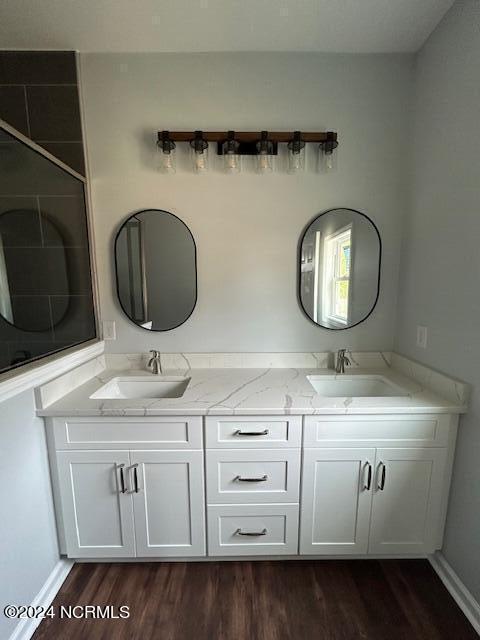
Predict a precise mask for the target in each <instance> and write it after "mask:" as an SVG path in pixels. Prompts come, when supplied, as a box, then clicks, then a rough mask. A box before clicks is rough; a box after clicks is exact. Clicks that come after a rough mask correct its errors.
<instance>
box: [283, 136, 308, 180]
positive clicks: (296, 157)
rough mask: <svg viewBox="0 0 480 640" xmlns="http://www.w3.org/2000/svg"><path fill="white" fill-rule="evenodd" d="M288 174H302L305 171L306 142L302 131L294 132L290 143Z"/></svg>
mask: <svg viewBox="0 0 480 640" xmlns="http://www.w3.org/2000/svg"><path fill="white" fill-rule="evenodd" d="M287 146H288V173H300V171H303V170H304V169H305V142H303V140H302V134H301V133H300V131H294V133H293V140H290V142H289V143H288V145H287Z"/></svg>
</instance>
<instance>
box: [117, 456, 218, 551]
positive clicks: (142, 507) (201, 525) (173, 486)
mask: <svg viewBox="0 0 480 640" xmlns="http://www.w3.org/2000/svg"><path fill="white" fill-rule="evenodd" d="M130 457H131V461H132V466H131V468H130V469H129V481H130V482H131V485H132V488H133V505H134V513H135V534H136V542H137V555H138V556H139V557H145V556H155V557H167V556H173V557H176V556H204V555H205V501H204V478H203V451H131V452H130ZM135 477H136V478H135Z"/></svg>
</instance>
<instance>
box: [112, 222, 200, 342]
mask: <svg viewBox="0 0 480 640" xmlns="http://www.w3.org/2000/svg"><path fill="white" fill-rule="evenodd" d="M148 211H156V212H158V213H164V214H166V215H169V216H171V217H172V218H176V219H177V220H178V221H179V222H181V224H182V225H183V226H184V227H185V229H186V230H187V231H188V234H189V235H190V237H191V239H192V243H193V258H194V267H195V299H194V301H193V305H192V310H191V311H190V313H189V314H188V316H186V317H185V318H184V319H183V320H182V322H179V323H178V324H177V325H175V326H174V327H169V328H168V329H147V328H145V327H142V325H140V324H138V323H136V322H135V320H133V319H132V318H131V316H130V315H129V314H128V313H127V311H126V309H125V307H124V306H123V304H122V299H121V297H120V287H119V283H118V260H117V244H118V239H119V237H120V234H121V232H122V230H123V228H124V227H125V225H126V224H127V222H128V221H129V220H130V219H131V218H134V217H135V216H138V215H139V214H140V213H147V212H148ZM113 254H114V258H115V288H116V293H117V300H118V303H119V305H120V307H121V309H122V311H123V313H124V314H125V315H126V317H127V318H128V319H129V321H130V322H131V323H132V324H133V325H135V326H136V327H138V328H139V329H143V330H144V331H149V332H151V331H155V332H157V333H164V332H165V331H173V329H177V328H178V327H181V326H182V324H185V322H187V320H188V319H189V318H190V317H191V315H192V313H193V312H194V311H195V307H196V306H197V300H198V276H197V245H196V243H195V238H194V237H193V233H192V232H191V231H190V229H189V228H188V226H187V225H186V224H185V222H184V221H183V220H182V219H181V218H179V217H178V216H176V215H175V214H174V213H171V212H170V211H165V209H140V210H139V211H135V213H131V214H130V215H129V216H127V217H126V218H125V219H124V220H123V221H122V223H121V224H120V226H119V228H118V231H117V233H116V234H115V241H114V249H113Z"/></svg>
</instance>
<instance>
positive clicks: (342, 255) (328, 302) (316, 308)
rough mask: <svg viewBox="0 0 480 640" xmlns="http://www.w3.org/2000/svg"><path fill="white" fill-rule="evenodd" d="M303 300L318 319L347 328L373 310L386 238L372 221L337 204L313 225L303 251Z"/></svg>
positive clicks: (328, 325)
mask: <svg viewBox="0 0 480 640" xmlns="http://www.w3.org/2000/svg"><path fill="white" fill-rule="evenodd" d="M300 254H301V255H300V261H301V264H300V292H299V295H300V303H301V306H302V308H303V310H304V311H305V313H306V314H307V315H308V317H309V318H310V319H311V320H313V322H315V323H316V324H318V325H320V326H322V327H325V328H326V329H337V330H340V329H348V328H349V327H352V326H354V325H356V324H359V323H360V322H362V321H363V320H365V319H366V318H367V317H368V316H369V315H370V313H371V312H372V310H373V308H374V306H375V304H376V301H377V298H378V291H379V279H380V258H381V242H380V235H379V233H378V230H377V228H376V226H375V225H374V224H373V222H372V221H371V220H370V219H369V218H368V217H367V216H365V215H364V214H362V213H360V212H358V211H354V210H352V209H333V210H331V211H327V212H326V213H324V214H322V215H320V216H318V217H317V218H315V220H313V222H312V223H311V224H310V225H309V226H308V228H307V230H306V231H305V234H304V236H303V238H302V242H301V250H300Z"/></svg>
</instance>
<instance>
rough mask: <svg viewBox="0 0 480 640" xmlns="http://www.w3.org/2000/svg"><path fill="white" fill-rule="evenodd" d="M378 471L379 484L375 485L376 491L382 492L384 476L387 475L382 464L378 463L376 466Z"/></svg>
mask: <svg viewBox="0 0 480 640" xmlns="http://www.w3.org/2000/svg"><path fill="white" fill-rule="evenodd" d="M378 469H379V470H380V469H381V472H380V482H379V483H378V484H377V489H379V490H380V491H383V490H384V489H385V476H386V474H387V468H386V466H385V464H384V463H383V462H380V464H379V465H378Z"/></svg>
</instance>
